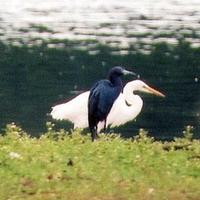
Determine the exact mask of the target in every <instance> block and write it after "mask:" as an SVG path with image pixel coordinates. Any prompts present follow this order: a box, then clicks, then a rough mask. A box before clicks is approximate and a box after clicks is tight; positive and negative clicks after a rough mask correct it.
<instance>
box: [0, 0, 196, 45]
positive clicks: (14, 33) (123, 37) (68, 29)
mask: <svg viewBox="0 0 200 200" xmlns="http://www.w3.org/2000/svg"><path fill="white" fill-rule="evenodd" d="M0 24H1V26H0V36H1V38H2V39H8V38H14V39H16V38H20V39H21V38H22V39H23V40H27V39H29V38H30V37H42V38H46V39H47V38H51V39H52V38H58V39H81V40H82V39H97V40H99V41H101V42H109V43H111V45H118V44H120V45H121V47H126V46H128V45H129V44H130V43H135V42H136V41H137V40H139V41H140V42H143V43H145V44H147V46H146V49H148V44H151V43H153V42H160V41H167V42H170V43H176V42H177V38H178V37H179V35H180V34H183V35H184V37H185V38H187V40H188V41H190V42H192V43H193V45H195V46H200V40H199V37H200V1H199V0H190V1H188V0H140V1H133V0H126V1H121V0H107V1H101V0H95V1H94V0H73V1H71V0H58V1H55V0H45V1H40V0H28V1H27V0H13V1H1V2H0Z"/></svg>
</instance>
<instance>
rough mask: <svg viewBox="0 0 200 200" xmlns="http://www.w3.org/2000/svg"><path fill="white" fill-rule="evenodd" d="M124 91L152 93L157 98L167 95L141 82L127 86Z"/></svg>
mask: <svg viewBox="0 0 200 200" xmlns="http://www.w3.org/2000/svg"><path fill="white" fill-rule="evenodd" d="M124 90H132V92H133V91H141V92H145V93H150V94H153V95H156V96H160V97H165V95H164V94H163V93H161V92H159V91H158V90H156V89H154V88H152V87H150V86H148V85H147V84H146V83H144V82H143V81H141V80H134V81H131V82H129V83H127V84H126V86H125V87H124Z"/></svg>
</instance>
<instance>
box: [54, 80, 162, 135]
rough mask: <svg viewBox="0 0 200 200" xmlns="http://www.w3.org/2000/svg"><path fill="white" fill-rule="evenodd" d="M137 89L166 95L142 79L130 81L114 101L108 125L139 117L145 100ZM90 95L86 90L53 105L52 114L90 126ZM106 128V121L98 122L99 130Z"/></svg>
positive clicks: (79, 125) (123, 122)
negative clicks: (65, 101) (66, 100)
mask: <svg viewBox="0 0 200 200" xmlns="http://www.w3.org/2000/svg"><path fill="white" fill-rule="evenodd" d="M135 91H141V92H145V93H150V94H154V95H157V96H161V97H165V95H164V94H162V93H161V92H159V91H157V90H155V89H153V88H152V87H150V86H148V85H147V84H146V83H144V82H143V81H141V80H134V81H130V82H128V83H127V84H126V85H125V87H124V89H123V93H120V95H119V96H118V98H117V99H116V101H115V102H114V104H113V106H112V108H111V111H110V113H109V114H108V117H107V125H110V126H111V127H118V126H120V125H123V124H125V123H127V122H129V121H131V120H133V119H135V118H136V117H137V115H138V114H139V113H140V112H141V109H142V106H143V100H142V98H141V97H140V96H139V95H136V94H134V92H135ZM88 97H89V91H86V92H84V93H82V94H80V95H78V96H77V97H75V98H74V99H72V100H71V101H69V102H67V103H63V104H59V105H56V106H54V107H52V111H51V116H52V118H54V119H56V120H68V121H70V122H72V123H73V124H74V128H87V127H88V106H87V104H88ZM103 128H104V123H103V122H100V123H99V124H98V132H99V131H100V130H101V129H103Z"/></svg>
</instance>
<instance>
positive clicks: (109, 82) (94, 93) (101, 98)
mask: <svg viewBox="0 0 200 200" xmlns="http://www.w3.org/2000/svg"><path fill="white" fill-rule="evenodd" d="M126 74H134V73H133V72H130V71H127V70H125V69H124V68H122V67H121V66H117V67H113V68H112V69H111V70H110V71H109V73H108V78H107V79H103V80H100V81H98V82H96V83H95V84H94V85H93V86H92V88H91V89H90V94H89V98H88V124H89V129H90V132H91V137H92V141H94V140H95V139H96V138H97V127H98V123H99V122H103V123H104V131H105V130H106V119H107V116H108V114H109V112H110V110H111V108H112V105H113V103H114V102H115V100H116V99H117V97H118V96H119V94H120V92H121V91H122V88H123V84H122V80H121V76H122V75H126ZM134 75H135V74H134Z"/></svg>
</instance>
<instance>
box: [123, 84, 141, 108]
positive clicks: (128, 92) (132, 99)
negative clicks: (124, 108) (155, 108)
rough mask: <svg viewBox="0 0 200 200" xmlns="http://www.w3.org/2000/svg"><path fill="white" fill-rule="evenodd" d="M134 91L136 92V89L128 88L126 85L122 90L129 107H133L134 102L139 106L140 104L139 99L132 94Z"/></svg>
mask: <svg viewBox="0 0 200 200" xmlns="http://www.w3.org/2000/svg"><path fill="white" fill-rule="evenodd" d="M134 91H136V88H134V87H133V86H130V87H129V86H128V85H126V86H125V88H124V90H123V94H124V98H125V100H126V102H127V104H128V105H129V106H131V105H133V104H134V103H135V102H138V103H139V104H140V102H142V99H141V97H140V96H139V95H136V94H134Z"/></svg>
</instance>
